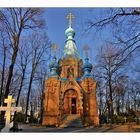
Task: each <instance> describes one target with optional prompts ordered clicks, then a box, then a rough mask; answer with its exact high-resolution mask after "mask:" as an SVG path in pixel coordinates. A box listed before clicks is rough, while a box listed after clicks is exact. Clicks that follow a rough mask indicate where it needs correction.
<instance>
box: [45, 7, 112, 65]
mask: <svg viewBox="0 0 140 140" xmlns="http://www.w3.org/2000/svg"><path fill="white" fill-rule="evenodd" d="M93 10H94V12H93ZM101 10H103V9H100V8H46V9H45V14H44V18H45V19H46V24H47V32H48V36H49V38H50V40H51V41H52V42H53V43H55V44H57V45H58V46H59V48H60V52H61V53H60V55H61V54H62V52H63V48H64V45H65V39H66V37H65V30H66V29H67V28H68V20H67V19H66V16H67V14H68V13H69V12H71V13H73V14H74V16H75V19H74V20H73V23H72V27H73V28H74V29H75V32H76V36H75V41H76V46H77V48H78V52H79V54H80V56H81V58H83V50H82V48H83V46H84V45H85V44H88V45H89V46H90V48H91V51H90V55H89V56H90V59H91V62H92V63H95V56H96V52H97V48H99V47H100V46H101V45H102V44H103V42H104V40H106V39H107V38H109V37H110V32H109V30H103V31H102V33H101V34H97V32H94V31H91V32H90V33H89V34H85V32H83V31H84V29H85V28H87V21H88V20H89V19H91V18H95V19H96V18H98V16H99V13H100V12H101Z"/></svg>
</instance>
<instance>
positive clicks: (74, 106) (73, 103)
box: [71, 98, 76, 114]
mask: <svg viewBox="0 0 140 140" xmlns="http://www.w3.org/2000/svg"><path fill="white" fill-rule="evenodd" d="M71 103H72V104H71V105H72V107H71V109H72V110H71V112H72V114H76V98H72V101H71Z"/></svg>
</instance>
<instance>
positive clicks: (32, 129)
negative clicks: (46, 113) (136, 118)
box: [19, 125, 140, 133]
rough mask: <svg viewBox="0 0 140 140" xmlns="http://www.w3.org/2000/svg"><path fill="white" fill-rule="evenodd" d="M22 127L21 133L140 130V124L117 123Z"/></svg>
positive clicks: (20, 126)
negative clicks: (76, 126) (63, 126)
mask: <svg viewBox="0 0 140 140" xmlns="http://www.w3.org/2000/svg"><path fill="white" fill-rule="evenodd" d="M19 128H22V131H20V132H21V133H24V132H26V133H31V132H47V133H56V132H57V133H65V132H66V133H81V132H84V133H100V132H102V133H105V132H107V133H111V132H120V133H121V132H140V125H139V126H138V125H137V126H130V125H115V126H113V127H96V128H75V127H69V128H55V127H47V128H46V127H35V126H30V125H19Z"/></svg>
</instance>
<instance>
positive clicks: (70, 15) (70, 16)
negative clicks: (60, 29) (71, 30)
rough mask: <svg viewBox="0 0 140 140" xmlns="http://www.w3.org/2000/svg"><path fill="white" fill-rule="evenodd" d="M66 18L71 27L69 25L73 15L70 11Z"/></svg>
mask: <svg viewBox="0 0 140 140" xmlns="http://www.w3.org/2000/svg"><path fill="white" fill-rule="evenodd" d="M66 18H67V19H68V21H69V27H71V25H72V19H74V18H75V17H74V15H73V14H72V13H69V14H68V15H67V17H66Z"/></svg>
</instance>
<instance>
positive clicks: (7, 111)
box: [0, 96, 22, 132]
mask: <svg viewBox="0 0 140 140" xmlns="http://www.w3.org/2000/svg"><path fill="white" fill-rule="evenodd" d="M4 103H7V106H6V107H2V106H1V107H0V111H5V118H6V121H5V127H4V128H3V129H2V130H1V132H9V131H10V128H11V127H13V122H11V113H12V112H15V111H17V112H20V111H22V107H12V104H13V103H15V99H12V96H8V98H7V99H5V100H4Z"/></svg>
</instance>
